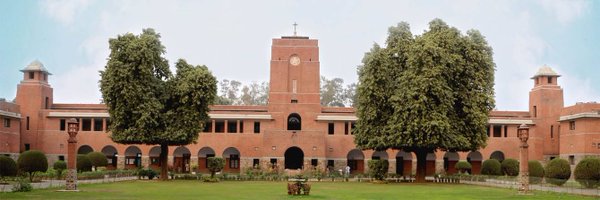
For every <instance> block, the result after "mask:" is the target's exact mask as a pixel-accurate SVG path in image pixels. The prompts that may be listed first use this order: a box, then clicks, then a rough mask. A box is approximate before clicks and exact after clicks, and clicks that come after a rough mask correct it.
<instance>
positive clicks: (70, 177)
mask: <svg viewBox="0 0 600 200" xmlns="http://www.w3.org/2000/svg"><path fill="white" fill-rule="evenodd" d="M67 127H68V133H69V140H67V141H68V143H69V144H68V146H67V177H66V184H65V185H66V189H65V190H68V191H77V153H76V151H77V138H76V136H77V131H78V130H79V122H77V120H76V119H75V118H71V119H69V120H67Z"/></svg>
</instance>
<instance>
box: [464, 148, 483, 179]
mask: <svg viewBox="0 0 600 200" xmlns="http://www.w3.org/2000/svg"><path fill="white" fill-rule="evenodd" d="M482 160H483V156H482V155H481V153H480V152H479V151H471V152H469V154H468V155H467V162H469V163H471V171H469V174H480V173H481V161H482Z"/></svg>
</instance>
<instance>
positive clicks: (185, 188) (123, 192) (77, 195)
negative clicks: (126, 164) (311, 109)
mask: <svg viewBox="0 0 600 200" xmlns="http://www.w3.org/2000/svg"><path fill="white" fill-rule="evenodd" d="M79 189H80V190H81V191H80V192H56V191H55V190H56V189H44V190H34V191H33V192H28V193H0V199H2V200H4V199H85V200H93V199H219V200H222V199H344V200H347V199H410V200H417V199H444V200H447V199H578V200H579V199H593V198H592V197H584V196H577V195H569V194H561V193H550V192H537V191H536V192H534V195H527V196H522V195H517V191H515V190H510V189H502V188H491V187H480V186H473V185H465V184H453V185H450V184H432V183H429V184H414V183H402V184H372V183H359V182H317V183H313V185H312V190H311V195H310V196H288V195H287V189H286V183H285V182H236V181H225V182H220V183H202V182H198V181H167V182H159V181H127V182H119V183H106V184H89V185H80V186H79Z"/></svg>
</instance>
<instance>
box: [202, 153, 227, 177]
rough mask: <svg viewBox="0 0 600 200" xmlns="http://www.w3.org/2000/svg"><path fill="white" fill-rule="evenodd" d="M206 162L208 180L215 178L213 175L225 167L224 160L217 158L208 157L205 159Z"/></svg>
mask: <svg viewBox="0 0 600 200" xmlns="http://www.w3.org/2000/svg"><path fill="white" fill-rule="evenodd" d="M206 162H208V170H209V171H210V178H211V179H214V178H215V173H217V172H219V171H221V170H223V167H225V159H223V158H219V157H210V158H207V159H206Z"/></svg>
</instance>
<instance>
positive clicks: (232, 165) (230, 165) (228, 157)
mask: <svg viewBox="0 0 600 200" xmlns="http://www.w3.org/2000/svg"><path fill="white" fill-rule="evenodd" d="M223 158H225V168H224V169H223V171H225V172H233V173H239V172H240V151H239V150H238V149H236V148H235V147H229V148H227V149H225V151H223Z"/></svg>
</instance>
